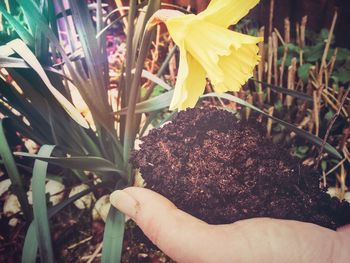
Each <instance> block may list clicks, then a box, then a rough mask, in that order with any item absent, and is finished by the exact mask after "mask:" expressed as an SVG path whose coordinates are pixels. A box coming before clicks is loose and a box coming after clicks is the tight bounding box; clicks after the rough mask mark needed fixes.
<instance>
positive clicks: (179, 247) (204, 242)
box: [110, 187, 350, 263]
mask: <svg viewBox="0 0 350 263" xmlns="http://www.w3.org/2000/svg"><path fill="white" fill-rule="evenodd" d="M110 201H111V204H112V205H113V206H115V207H116V208H117V209H119V210H120V211H121V212H123V213H124V214H126V215H127V216H129V217H130V218H131V219H132V220H134V221H135V222H136V223H137V224H138V226H139V227H140V228H141V229H142V230H143V232H144V233H145V235H146V236H147V237H148V238H149V239H150V240H151V241H152V242H153V243H154V244H155V245H157V246H158V247H159V248H160V249H161V250H162V251H163V252H164V253H165V254H167V255H168V256H169V257H171V258H172V259H174V260H175V261H177V262H196V263H198V262H269V263H274V262H278V263H280V262H286V263H287V262H298V263H301V262H307V263H313V262H315V263H316V262H317V263H322V262H327V263H328V262H334V263H335V262H339V263H343V262H344V263H345V262H350V225H347V226H345V227H342V228H340V229H338V230H337V231H332V230H329V229H327V228H323V227H320V226H317V225H314V224H310V223H304V222H298V221H293V220H279V219H272V218H253V219H247V220H242V221H238V222H235V223H232V224H226V225H210V224H207V223H205V222H204V221H201V220H199V219H197V218H195V217H193V216H191V215H189V214H187V213H185V212H183V211H181V210H179V209H177V208H176V206H175V205H174V204H173V203H171V202H170V201H169V200H168V199H166V198H165V197H163V196H161V195H159V194H157V193H155V192H153V191H151V190H148V189H144V188H139V187H129V188H126V189H124V190H117V191H115V192H113V193H112V194H111V196H110Z"/></svg>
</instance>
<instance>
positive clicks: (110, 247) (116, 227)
mask: <svg viewBox="0 0 350 263" xmlns="http://www.w3.org/2000/svg"><path fill="white" fill-rule="evenodd" d="M124 228H125V217H124V214H122V213H121V212H120V211H118V210H117V209H116V208H114V207H113V206H111V208H110V209H109V212H108V216H107V221H106V226H105V230H104V233H103V250H102V259H101V262H102V263H116V262H121V254H122V248H123V237H124Z"/></svg>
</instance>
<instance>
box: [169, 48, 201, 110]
mask: <svg viewBox="0 0 350 263" xmlns="http://www.w3.org/2000/svg"><path fill="white" fill-rule="evenodd" d="M179 47H180V65H179V70H178V76H177V80H176V85H175V91H174V96H173V98H172V101H171V104H170V110H174V109H179V110H185V109H186V108H188V107H190V108H193V107H194V106H195V105H196V103H197V101H198V98H199V96H200V95H202V94H203V92H204V88H205V84H206V79H205V76H206V73H205V70H204V69H203V67H202V66H201V65H200V64H199V63H198V62H197V61H196V60H195V59H194V58H193V57H192V56H191V55H190V54H189V53H187V52H186V50H184V46H179Z"/></svg>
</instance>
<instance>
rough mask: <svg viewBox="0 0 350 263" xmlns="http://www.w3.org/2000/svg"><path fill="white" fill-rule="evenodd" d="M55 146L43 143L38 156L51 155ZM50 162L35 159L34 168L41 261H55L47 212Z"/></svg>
mask: <svg viewBox="0 0 350 263" xmlns="http://www.w3.org/2000/svg"><path fill="white" fill-rule="evenodd" d="M54 148H55V146H53V145H43V146H42V147H41V148H40V150H39V153H38V156H41V157H49V156H50V155H51V154H52V152H53V150H54ZM47 167H48V163H47V162H44V161H41V160H35V163H34V168H33V179H32V187H33V191H32V192H33V211H34V225H35V230H36V236H37V240H38V244H39V252H40V259H41V262H48V263H51V262H53V249H52V241H51V234H50V227H49V218H48V214H47V204H46V194H45V183H46V173H47Z"/></svg>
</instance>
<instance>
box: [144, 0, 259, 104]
mask: <svg viewBox="0 0 350 263" xmlns="http://www.w3.org/2000/svg"><path fill="white" fill-rule="evenodd" d="M258 2H259V0H227V1H224V0H212V1H211V2H210V4H209V6H208V8H207V9H206V10H204V11H203V12H201V13H199V14H198V15H192V14H191V15H184V14H183V13H181V12H179V11H175V10H159V11H158V12H156V14H155V15H154V16H153V18H151V19H150V22H149V26H152V25H154V24H157V23H159V22H164V23H165V24H166V26H167V28H168V31H169V34H170V36H171V37H172V39H173V40H174V42H175V43H176V44H177V45H178V47H179V49H180V63H179V70H178V76H177V81H176V85H175V91H174V96H173V99H172V101H171V105H170V109H176V108H178V109H179V110H183V109H186V108H187V107H194V106H195V104H196V102H197V100H198V98H199V96H200V95H202V94H203V92H204V88H205V85H206V77H208V78H209V79H210V81H211V83H212V84H213V86H214V89H215V91H216V92H226V91H238V90H240V88H241V86H242V85H243V84H244V83H245V82H246V81H247V80H248V79H249V78H250V77H251V76H252V75H253V68H254V67H255V65H256V64H257V63H258V62H259V59H260V56H259V55H258V47H257V45H256V44H257V43H258V42H260V41H262V40H263V39H262V38H260V37H252V36H248V35H244V34H241V33H237V32H234V31H231V30H229V29H227V27H228V26H230V25H233V24H235V23H237V22H238V21H239V20H240V19H241V18H242V17H243V16H245V15H246V14H247V13H248V12H249V10H250V9H251V8H252V7H254V6H255V5H256V4H257V3H258Z"/></svg>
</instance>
